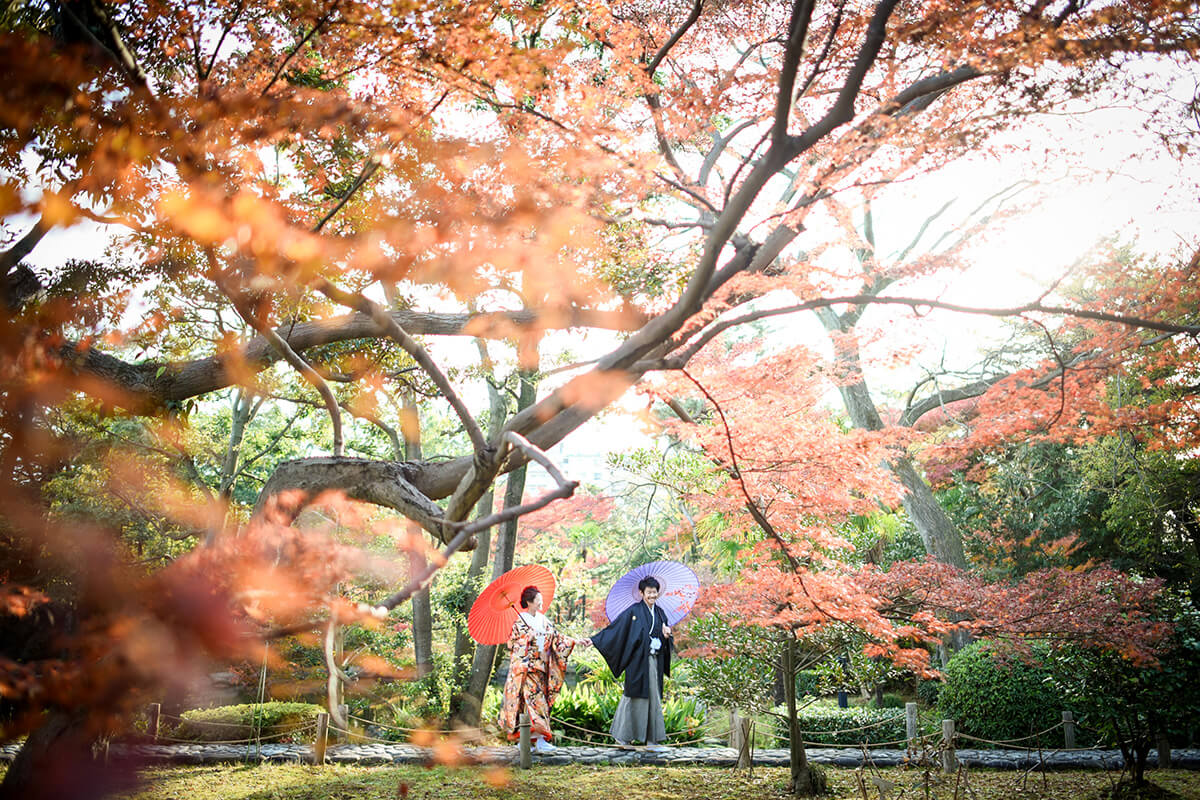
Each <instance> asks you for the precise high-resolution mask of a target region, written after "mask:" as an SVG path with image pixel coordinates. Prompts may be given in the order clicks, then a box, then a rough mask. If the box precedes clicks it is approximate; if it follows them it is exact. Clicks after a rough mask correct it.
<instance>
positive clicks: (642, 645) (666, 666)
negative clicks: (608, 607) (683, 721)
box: [592, 602, 674, 697]
mask: <svg viewBox="0 0 1200 800" xmlns="http://www.w3.org/2000/svg"><path fill="white" fill-rule="evenodd" d="M653 621H654V625H653V630H654V631H656V632H657V633H658V638H660V639H662V647H660V648H659V650H658V659H657V660H658V669H657V670H656V672H658V676H657V677H658V696H659V697H662V691H663V676H664V675H670V674H671V648H672V647H673V646H674V639H673V638H672V637H669V636H663V635H662V626H663V625H666V624H667V614H666V612H665V611H663V610H662V609H661V608H659V607H658V606H657V605H656V606H655V607H654V613H653ZM651 629H652V628H651V614H650V609H649V608H648V607H647V606H646V604H645V603H642V602H639V603H634V604H633V605H632V606H630V607H629V608H627V609H625V610H624V611H622V612H621V613H620V614H618V615H617V618H616V619H614V620H613V621H612V622H611V623H609V625H608V627H607V628H605V629H604V630H602V631H600V632H599V633H597V634H596V635H594V636H592V645H593V646H594V647H595V648H596V650H598V651H599V652H600V655H602V656H604V660H605V662H607V664H608V668H609V669H611V670H612V674H613V677H616V678H619V677H621V673H622V672H623V673H625V694H627V695H629V696H630V697H649V696H650V684H649V683H648V675H647V672H648V670H647V658H646V656H647V655H649V654H650V636H651Z"/></svg>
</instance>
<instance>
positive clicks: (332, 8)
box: [259, 0, 338, 97]
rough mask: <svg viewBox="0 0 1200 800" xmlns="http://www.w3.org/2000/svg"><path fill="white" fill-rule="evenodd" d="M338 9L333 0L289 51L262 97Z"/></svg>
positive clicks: (268, 82)
mask: <svg viewBox="0 0 1200 800" xmlns="http://www.w3.org/2000/svg"><path fill="white" fill-rule="evenodd" d="M337 7H338V0H333V2H332V3H330V5H329V9H328V10H327V11H326V12H325V14H324V15H323V16H322V17H321V18H320V19H318V20H317V21H316V22H315V23H314V24H313V26H312V28H311V29H310V30H309V32H308V33H306V34H304V38H303V39H301V40H300V41H299V42H297V43H296V46H295V47H293V48H292V49H291V50H289V51H288V53H287V56H285V57H284V59H283V61H282V62H281V63H280V64H279V67H278V68H277V69H276V70H275V74H274V75H272V76H271V79H270V80H269V81H267V85H266V86H264V87H263V88H262V91H261V92H259V96H260V97H266V96H267V92H268V91H270V89H271V87H272V86H274V85H275V81H277V80H279V76H280V75H281V74H283V70H284V68H285V67H286V66H287V65H288V62H290V61H291V60H292V57H293V56H295V55H296V53H299V52H300V49H301V48H302V47H304V45H306V44H307V43H308V40H309V39H311V38H312V37H313V36H314V35H316V33H317V31H319V30H321V28H323V27H325V23H327V22H329V20H330V19H331V18H332V17H333V15H334V14H336V13H337Z"/></svg>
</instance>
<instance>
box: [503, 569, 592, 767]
mask: <svg viewBox="0 0 1200 800" xmlns="http://www.w3.org/2000/svg"><path fill="white" fill-rule="evenodd" d="M588 643H589V642H588V640H587V639H570V638H568V637H566V636H561V635H559V634H558V633H556V632H555V631H554V626H553V625H551V624H550V620H548V619H546V615H545V614H543V613H542V593H541V592H539V591H538V589H537V587H536V586H526V587H525V589H524V590H523V591H522V592H521V611H520V613H519V615H518V616H517V620H516V622H514V623H513V627H512V633H511V634H510V635H509V637H508V653H509V657H508V680H507V681H505V683H504V702H503V703H501V705H500V729H501V730H502V731H504V733H505V734H506V735H507V736H508V739H509V741H516V740H517V739H519V738H520V735H521V734H520V728H519V726H520V722H519V720H520V718H521V712H523V711H526V712H528V713H529V722H530V729H529V730H530V737H531V738H532V739H533V749H534V751H535V752H538V753H548V752H551V751H553V750H555V749H556V748H555V747H554V745H552V744H550V739H551V736H552V734H551V732H550V707H551V706H553V705H554V699H555V698H556V697H558V693H559V691H560V690H561V689H562V685H563V675H564V673H565V672H566V668H567V658H568V657H569V656H570V655H571V651H572V650H574V649H575V646H576V645H579V644H582V645H584V646H586V645H587V644H588Z"/></svg>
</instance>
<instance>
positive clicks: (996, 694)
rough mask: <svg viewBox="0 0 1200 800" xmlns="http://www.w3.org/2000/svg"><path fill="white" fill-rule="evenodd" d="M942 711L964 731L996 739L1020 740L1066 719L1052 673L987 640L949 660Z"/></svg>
mask: <svg viewBox="0 0 1200 800" xmlns="http://www.w3.org/2000/svg"><path fill="white" fill-rule="evenodd" d="M1034 655H1035V657H1036V651H1035V654H1034ZM938 710H939V711H940V713H941V715H942V717H943V718H944V719H952V720H954V721H955V724H956V727H957V730H959V731H961V732H962V733H965V734H968V735H970V736H976V737H979V738H981V739H991V740H995V741H1001V740H1005V739H1019V738H1021V737H1023V736H1028V735H1030V734H1032V733H1036V732H1038V731H1042V730H1045V729H1047V728H1050V727H1052V726H1053V725H1054V724H1055V723H1057V722H1059V721H1061V720H1062V700H1061V698H1060V697H1059V695H1058V693H1057V692H1056V691H1055V690H1054V688H1053V683H1052V673H1051V670H1050V669H1049V668H1047V667H1045V666H1042V665H1041V664H1040V663H1036V662H1035V663H1029V662H1028V661H1026V660H1022V659H1021V658H1019V657H1017V656H1016V655H1006V654H1005V653H1004V651H1002V650H999V649H998V648H996V647H994V646H992V645H990V644H989V643H987V642H977V643H975V644H972V645H969V646H968V647H965V648H963V649H962V650H960V651H959V652H958V653H956V654H955V655H954V658H952V659H950V663H949V664H948V665H947V666H946V669H945V671H944V683H943V684H942V689H941V691H940V692H939V694H938ZM1050 735H1052V736H1053V735H1057V736H1059V737H1061V736H1062V734H1061V733H1056V734H1050ZM1047 741H1050V740H1047ZM1058 743H1060V744H1061V740H1060V741H1059V742H1058ZM963 746H964V747H967V746H970V747H979V746H986V745H984V744H983V743H981V742H970V743H969V744H964V745H963Z"/></svg>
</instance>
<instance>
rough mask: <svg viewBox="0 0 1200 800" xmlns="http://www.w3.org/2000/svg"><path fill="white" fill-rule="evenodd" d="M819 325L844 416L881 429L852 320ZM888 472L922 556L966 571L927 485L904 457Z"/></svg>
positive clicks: (956, 536) (954, 534)
mask: <svg viewBox="0 0 1200 800" xmlns="http://www.w3.org/2000/svg"><path fill="white" fill-rule="evenodd" d="M817 316H819V317H820V319H821V322H822V323H823V324H824V325H825V328H826V329H827V330H829V331H830V333H831V335H832V336H833V345H834V352H835V353H836V356H837V361H838V366H839V367H840V369H841V371H842V373H843V374H842V376H841V377H842V380H843V381H844V383H843V384H842V385H841V386H839V387H838V390H839V391H840V392H841V395H842V402H843V403H844V404H845V406H846V413H847V414H849V415H850V421H851V422H853V423H854V427H856V428H861V429H863V430H868V431H878V430H882V429H883V420H882V419H881V418H880V416H879V411H878V410H877V409H876V408H875V401H874V399H872V397H871V390H870V388H869V387H868V386H867V382H866V378H865V377H864V376H863V371H862V359H861V355H860V354H859V350H858V344H857V342H856V341H855V340H854V330H853V324H854V321H855V320H854V319H853V318H851V319H850V320H849V321H848V320H847V319H846V318H843V317H839V316H838V315H836V314H835V313H834V312H833V311H831V310H828V309H825V310H824V311H823V312H822V313H818V315H817ZM888 468H889V469H891V471H892V473H893V474H895V476H896V478H897V479H899V481H900V484H901V485H902V486H903V487H904V494H903V495H902V501H903V503H904V510H905V511H907V512H908V516H909V519H911V520H912V521H913V524H914V525H916V527H917V532H918V533H920V534H921V542H922V543H923V544H924V545H925V552H926V553H929V554H930V555H931V556H933V557H934V558H936V559H937V560H938V561H941V562H942V563H944V564H950V565H951V566H955V567H958V568H959V569H966V566H967V559H966V556H965V555H964V554H963V546H962V534H961V533H960V532H959V530H958V527H957V526H956V525H955V524H954V523H953V522H951V521H950V518H949V517H948V516H946V512H945V511H944V510H942V507H941V506H940V505H939V504H938V502H937V499H936V498H934V496H933V490H932V489H930V488H929V484H928V483H926V482H925V479H924V478H922V477H921V476H920V474H918V472H917V470H916V467H914V466H913V463H912V461H911V460H909V459H908V458H907V457H901V458H898V459H896V460H894V461H889V462H888Z"/></svg>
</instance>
